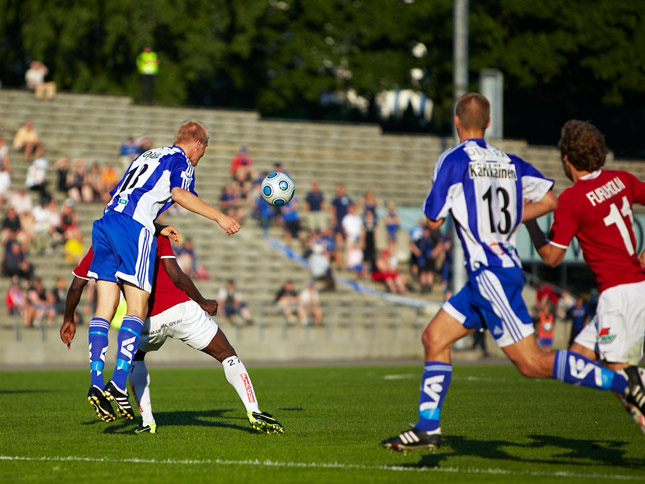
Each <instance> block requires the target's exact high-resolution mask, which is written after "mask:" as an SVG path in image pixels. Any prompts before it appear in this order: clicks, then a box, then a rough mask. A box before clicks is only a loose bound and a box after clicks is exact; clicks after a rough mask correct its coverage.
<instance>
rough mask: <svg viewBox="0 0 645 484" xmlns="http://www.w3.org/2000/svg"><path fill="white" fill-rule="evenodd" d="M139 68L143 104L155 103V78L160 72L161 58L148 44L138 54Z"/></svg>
mask: <svg viewBox="0 0 645 484" xmlns="http://www.w3.org/2000/svg"><path fill="white" fill-rule="evenodd" d="M137 69H138V70H139V76H140V79H141V102H142V103H143V104H154V102H155V79H156V77H157V73H158V72H159V59H158V58H157V53H156V52H154V51H153V50H152V49H151V48H150V47H148V46H146V47H144V48H143V52H141V53H140V54H139V55H138V56H137Z"/></svg>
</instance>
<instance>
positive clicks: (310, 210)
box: [305, 180, 327, 230]
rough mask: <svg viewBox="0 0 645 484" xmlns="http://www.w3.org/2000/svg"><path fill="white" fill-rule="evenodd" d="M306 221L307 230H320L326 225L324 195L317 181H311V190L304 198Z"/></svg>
mask: <svg viewBox="0 0 645 484" xmlns="http://www.w3.org/2000/svg"><path fill="white" fill-rule="evenodd" d="M305 211H306V221H307V227H308V228H309V230H322V229H323V228H325V227H326V226H327V214H326V213H325V196H324V195H323V192H322V191H320V186H319V184H318V181H316V180H313V181H312V182H311V190H310V191H309V192H308V193H307V197H306V198H305Z"/></svg>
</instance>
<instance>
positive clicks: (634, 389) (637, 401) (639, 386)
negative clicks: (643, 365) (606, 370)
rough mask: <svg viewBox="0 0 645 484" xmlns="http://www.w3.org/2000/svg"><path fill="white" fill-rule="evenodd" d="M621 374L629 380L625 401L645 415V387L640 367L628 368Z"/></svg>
mask: <svg viewBox="0 0 645 484" xmlns="http://www.w3.org/2000/svg"><path fill="white" fill-rule="evenodd" d="M620 373H622V374H623V375H624V376H625V378H626V379H627V389H626V390H625V400H627V402H629V403H631V404H632V405H634V406H635V407H636V408H637V409H638V411H639V412H640V413H642V414H645V385H644V384H643V380H642V379H641V376H640V372H639V369H638V367H637V366H628V367H627V368H625V369H623V370H622V371H621V372H620Z"/></svg>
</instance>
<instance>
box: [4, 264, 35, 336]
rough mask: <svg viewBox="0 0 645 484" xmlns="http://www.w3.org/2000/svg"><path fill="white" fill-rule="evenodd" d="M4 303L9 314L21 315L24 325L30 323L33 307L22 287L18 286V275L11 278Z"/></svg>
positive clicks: (29, 324)
mask: <svg viewBox="0 0 645 484" xmlns="http://www.w3.org/2000/svg"><path fill="white" fill-rule="evenodd" d="M4 303H5V306H6V307H7V312H8V313H9V314H11V315H20V316H22V321H23V324H24V325H25V326H26V327H28V326H31V325H32V320H33V317H34V312H35V308H34V307H33V306H32V305H31V304H29V301H27V297H26V296H25V293H24V291H23V290H22V287H20V279H19V278H18V276H13V277H12V278H11V284H10V285H9V289H7V293H6V294H5V298H4Z"/></svg>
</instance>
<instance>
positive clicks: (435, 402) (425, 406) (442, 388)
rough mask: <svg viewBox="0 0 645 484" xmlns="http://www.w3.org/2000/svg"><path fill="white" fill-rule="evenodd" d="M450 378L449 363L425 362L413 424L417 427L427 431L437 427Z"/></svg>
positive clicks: (450, 368)
mask: <svg viewBox="0 0 645 484" xmlns="http://www.w3.org/2000/svg"><path fill="white" fill-rule="evenodd" d="M451 379H452V365H451V364H450V363H441V362H439V361H427V362H426V365H425V367H424V368H423V377H422V378H421V396H420V398H419V420H417V423H416V424H415V425H414V426H415V427H416V428H417V429H419V430H425V431H426V432H428V431H431V430H437V429H438V428H439V426H440V422H439V417H440V416H441V407H442V405H443V399H444V397H445V396H446V393H447V392H448V387H449V386H450V380H451Z"/></svg>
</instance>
